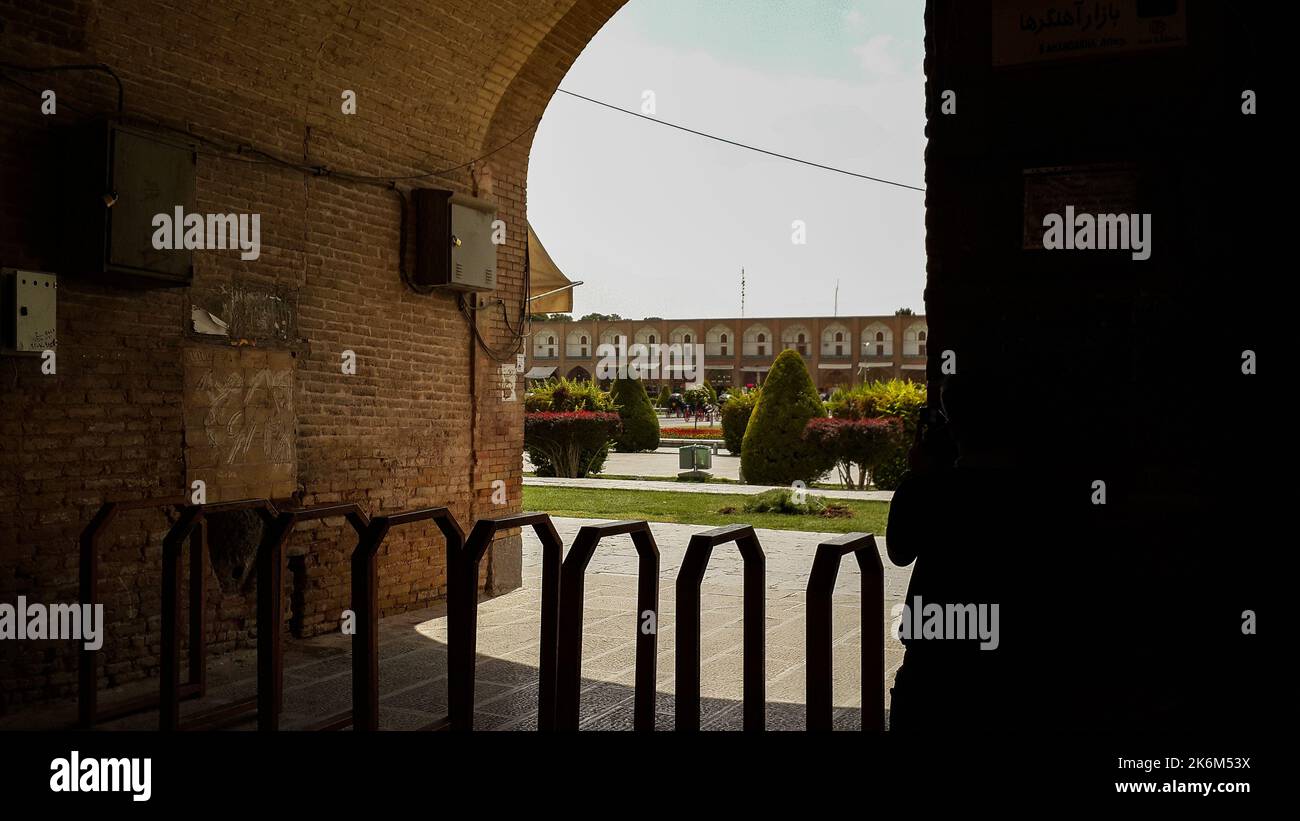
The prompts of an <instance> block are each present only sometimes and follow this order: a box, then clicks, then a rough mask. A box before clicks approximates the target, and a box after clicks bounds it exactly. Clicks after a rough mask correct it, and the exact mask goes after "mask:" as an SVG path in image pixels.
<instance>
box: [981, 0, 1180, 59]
mask: <svg viewBox="0 0 1300 821" xmlns="http://www.w3.org/2000/svg"><path fill="white" fill-rule="evenodd" d="M1185 45H1187V10H1186V3H1185V2H1184V0H1107V1H1106V2H1102V1H1101V0H1089V1H1088V2H1085V0H1065V2H1055V3H1053V2H1043V1H1042V0H1017V1H1016V2H1013V0H995V1H994V3H993V65H995V66H1010V65H1016V64H1019V63H1035V62H1041V61H1044V60H1060V59H1067V58H1079V57H1105V56H1108V55H1111V54H1123V53H1129V52H1135V51H1148V50H1151V49H1163V48H1170V47H1175V46H1185Z"/></svg>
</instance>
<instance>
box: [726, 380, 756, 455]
mask: <svg viewBox="0 0 1300 821" xmlns="http://www.w3.org/2000/svg"><path fill="white" fill-rule="evenodd" d="M757 403H758V391H750V392H749V393H737V394H734V395H733V396H732V397H731V398H730V399H728V400H727V401H726V402H725V403H723V405H722V414H721V415H722V440H723V441H724V442H726V443H727V450H729V451H731V454H732V455H733V456H739V455H740V443H741V442H742V441H744V439H745V428H746V427H747V426H748V425H749V416H750V414H751V413H753V412H754V405H755V404H757Z"/></svg>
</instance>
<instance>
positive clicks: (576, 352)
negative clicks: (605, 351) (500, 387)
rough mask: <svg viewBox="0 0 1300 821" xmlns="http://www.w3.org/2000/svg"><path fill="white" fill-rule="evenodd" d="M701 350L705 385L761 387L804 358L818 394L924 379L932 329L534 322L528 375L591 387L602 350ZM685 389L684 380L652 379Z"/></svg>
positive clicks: (916, 320)
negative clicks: (789, 353) (775, 366)
mask: <svg viewBox="0 0 1300 821" xmlns="http://www.w3.org/2000/svg"><path fill="white" fill-rule="evenodd" d="M620 336H622V337H626V339H627V344H628V345H637V344H639V345H645V346H648V347H649V346H655V345H682V346H686V345H696V344H703V345H704V368H705V374H704V376H705V379H706V380H707V381H708V382H709V383H710V384H712V385H713V386H715V387H719V388H722V387H735V386H750V385H760V384H762V382H763V379H764V378H765V377H766V374H767V371H768V369H769V368H771V367H772V361H773V360H774V359H775V358H776V355H777V354H778V353H780V352H781V351H783V350H786V349H787V348H789V349H794V350H796V351H798V352H799V353H800V354H801V355H802V356H803V358H804V362H805V363H807V365H808V371H809V373H811V374H812V377H813V381H814V382H816V384H817V388H818V389H819V390H833V389H834V388H836V387H838V386H840V385H853V384H857V383H860V382H863V381H867V380H876V379H889V378H893V377H898V378H903V379H915V380H920V381H923V380H924V379H925V362H926V354H927V350H926V346H927V339H928V336H929V328H928V327H927V325H926V320H925V317H924V316H915V315H911V316H909V315H891V316H852V317H843V316H841V317H809V318H802V317H801V318H782V319H776V318H768V317H757V318H743V319H741V318H728V319H642V320H628V319H623V320H616V321H595V320H588V321H582V320H574V321H563V320H550V321H546V322H534V323H533V325H532V333H531V336H530V338H529V342H528V362H527V370H526V375H527V377H528V378H529V379H531V380H539V379H547V378H550V377H553V376H567V377H569V378H581V379H590V378H592V376H594V375H595V374H596V373H597V370H596V366H597V363H598V362H599V354H598V348H599V347H600V346H601V345H616V344H617V342H618V338H619V337H620ZM646 381H647V387H652V388H655V389H657V388H658V387H659V385H660V384H665V385H669V386H670V387H673V388H680V387H681V386H682V380H681V379H680V378H674V379H667V378H664V379H655V378H649V379H647V380H646Z"/></svg>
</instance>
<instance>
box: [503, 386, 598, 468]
mask: <svg viewBox="0 0 1300 821" xmlns="http://www.w3.org/2000/svg"><path fill="white" fill-rule="evenodd" d="M524 410H525V412H526V413H525V417H524V422H525V425H524V433H525V435H524V449H525V450H526V451H527V452H528V461H530V462H532V465H533V470H534V471H536V473H537V475H538V476H565V474H563V473H558V472H557V468H556V466H555V465H554V464H552V462H551V459H550V456H549V453H550V447H549V446H548V447H534V446H533V444H532V443H530V442H529V439H528V436H527V414H528V413H577V412H588V413H609V412H611V411H613V410H614V403H613V401H611V400H610V398H609V394H608V393H606V392H605V391H602V390H601V389H600V386H598V385H596V384H594V383H592V382H585V381H581V380H576V379H565V378H563V377H561V378H559V379H552V380H549V381H547V382H546V383H544V384H542V385H539V386H538V387H536V388H534V389H533V390H532V391H530V392H529V394H528V396H527V397H526V398H525V399H524ZM616 415H617V414H616ZM608 455H609V438H608V437H607V438H606V439H604V440H602V441H601V442H600V443H599V444H598V445H595V446H593V447H591V448H590V449H588V450H584V451H583V452H582V453H580V454H579V455H578V457H577V460H576V463H577V466H578V467H579V468H581V469H582V472H581V473H579V474H578V477H577V478H582V477H584V476H588V475H591V474H593V473H600V472H601V471H602V470H604V468H605V458H606V457H607V456H608ZM569 478H571V477H569Z"/></svg>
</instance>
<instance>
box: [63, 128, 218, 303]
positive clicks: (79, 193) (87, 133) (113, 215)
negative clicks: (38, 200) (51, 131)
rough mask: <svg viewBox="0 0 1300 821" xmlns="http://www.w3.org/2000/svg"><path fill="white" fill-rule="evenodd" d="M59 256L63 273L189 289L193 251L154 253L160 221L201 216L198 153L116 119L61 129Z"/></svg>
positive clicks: (179, 142) (174, 139)
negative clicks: (160, 216) (177, 216)
mask: <svg viewBox="0 0 1300 821" xmlns="http://www.w3.org/2000/svg"><path fill="white" fill-rule="evenodd" d="M53 142H54V143H55V144H57V145H58V153H57V156H56V157H55V162H56V163H57V164H58V165H57V167H58V172H59V174H58V177H59V179H60V181H61V191H60V195H59V213H60V219H59V231H58V248H57V253H56V255H55V256H56V258H57V259H58V260H59V272H60V273H61V274H63V275H64V276H78V277H80V276H85V277H89V278H94V279H98V280H101V281H109V282H113V283H115V284H132V285H152V286H158V285H188V284H189V283H190V281H191V280H192V279H193V277H194V266H193V251H192V250H186V249H184V248H170V249H158V248H154V242H153V240H154V234H155V231H156V230H157V229H156V227H155V225H154V217H155V216H157V215H158V214H166V215H167V216H168V218H169V219H171V218H173V217H174V215H175V214H176V211H177V209H180V211H181V212H182V213H183V214H191V213H193V212H194V211H195V202H196V196H195V172H196V162H197V155H196V153H195V151H194V149H193V147H190V146H187V145H186V144H185V143H184V138H183V137H179V136H176V135H166V136H164V135H160V134H154V133H152V132H149V131H146V130H142V129H136V128H126V127H123V126H121V125H118V124H116V123H114V122H111V121H102V120H100V121H95V122H92V123H90V124H87V125H79V126H69V127H66V128H64V129H60V131H59V132H58V136H57V139H56V140H54V141H53Z"/></svg>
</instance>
